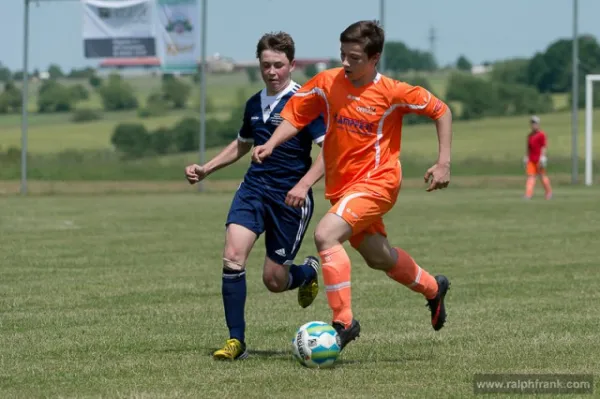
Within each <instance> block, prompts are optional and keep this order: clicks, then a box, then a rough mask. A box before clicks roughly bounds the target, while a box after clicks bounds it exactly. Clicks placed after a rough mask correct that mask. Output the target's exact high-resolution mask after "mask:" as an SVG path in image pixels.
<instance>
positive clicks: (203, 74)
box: [198, 0, 207, 192]
mask: <svg viewBox="0 0 600 399" xmlns="http://www.w3.org/2000/svg"><path fill="white" fill-rule="evenodd" d="M206 3H207V0H202V27H201V29H202V38H201V48H200V165H204V155H205V154H204V153H205V147H206V142H205V141H206V140H205V138H206V20H207V17H206V9H207V4H206ZM198 190H199V191H200V192H203V191H204V181H200V182H199V183H198Z"/></svg>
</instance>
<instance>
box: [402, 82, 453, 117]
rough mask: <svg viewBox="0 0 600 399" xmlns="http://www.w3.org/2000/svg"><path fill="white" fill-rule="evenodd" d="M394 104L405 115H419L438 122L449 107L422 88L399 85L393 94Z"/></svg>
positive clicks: (404, 84)
mask: <svg viewBox="0 0 600 399" xmlns="http://www.w3.org/2000/svg"><path fill="white" fill-rule="evenodd" d="M392 104H394V105H396V106H397V107H399V108H400V109H401V110H402V111H403V112H405V113H411V114H418V115H423V116H427V117H429V118H431V119H433V120H437V119H439V118H441V117H442V115H444V114H445V113H446V110H447V109H448V105H446V103H444V102H443V101H442V100H440V99H439V98H437V97H436V96H434V95H433V94H431V92H430V91H429V90H427V89H425V88H423V87H421V86H411V85H409V84H406V83H399V84H398V85H396V87H395V88H394V90H393V93H392Z"/></svg>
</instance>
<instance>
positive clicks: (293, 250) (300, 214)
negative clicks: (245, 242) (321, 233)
mask: <svg viewBox="0 0 600 399" xmlns="http://www.w3.org/2000/svg"><path fill="white" fill-rule="evenodd" d="M285 194H286V193H285V192H281V193H277V192H271V193H269V194H267V195H266V196H265V198H266V201H265V215H266V217H265V247H266V252H267V256H266V258H265V265H264V268H263V282H264V284H265V286H266V287H267V288H268V289H269V290H270V291H272V292H283V291H290V290H294V289H296V288H299V290H298V302H299V304H300V306H302V307H303V308H305V307H308V306H310V305H311V304H312V302H313V301H314V299H315V297H316V296H317V294H318V292H319V285H318V270H319V261H318V259H317V258H315V257H313V256H308V257H307V258H305V259H304V261H303V262H302V264H300V265H297V264H294V259H295V257H296V255H297V253H298V250H299V249H300V246H301V245H302V241H303V239H304V235H305V233H306V229H307V227H308V225H309V223H310V220H311V218H312V214H313V198H312V192H309V195H308V197H307V199H306V202H305V203H304V205H303V206H302V207H300V208H293V207H290V206H287V205H286V204H285Z"/></svg>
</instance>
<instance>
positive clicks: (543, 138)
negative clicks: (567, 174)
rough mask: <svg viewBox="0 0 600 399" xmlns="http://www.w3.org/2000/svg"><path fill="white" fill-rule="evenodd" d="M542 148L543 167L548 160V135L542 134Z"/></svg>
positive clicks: (541, 161)
mask: <svg viewBox="0 0 600 399" xmlns="http://www.w3.org/2000/svg"><path fill="white" fill-rule="evenodd" d="M541 141H542V142H541V147H542V148H541V150H540V164H541V165H542V167H546V164H547V162H548V157H547V156H546V149H547V144H548V143H547V142H546V135H543V136H542V139H541Z"/></svg>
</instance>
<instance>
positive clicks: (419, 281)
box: [386, 248, 438, 299]
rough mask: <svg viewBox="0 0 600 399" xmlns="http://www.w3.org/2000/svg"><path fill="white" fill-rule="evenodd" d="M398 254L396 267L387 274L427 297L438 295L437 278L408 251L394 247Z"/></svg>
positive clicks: (431, 297)
mask: <svg viewBox="0 0 600 399" xmlns="http://www.w3.org/2000/svg"><path fill="white" fill-rule="evenodd" d="M394 249H395V250H396V253H397V254H398V261H397V262H396V265H395V266H394V268H393V269H392V270H390V271H388V272H386V274H387V275H388V277H390V278H392V279H394V280H396V281H397V282H399V283H400V284H403V285H405V286H407V287H408V288H410V289H411V290H413V291H415V292H419V293H421V294H423V295H424V296H425V298H427V299H433V298H435V296H436V295H437V291H438V285H437V281H435V278H434V277H433V276H432V275H431V274H429V273H427V272H426V271H425V270H423V269H421V267H419V265H417V263H416V262H415V260H414V259H413V258H411V257H410V255H409V254H408V253H406V252H405V251H404V250H402V249H400V248H394Z"/></svg>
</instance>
